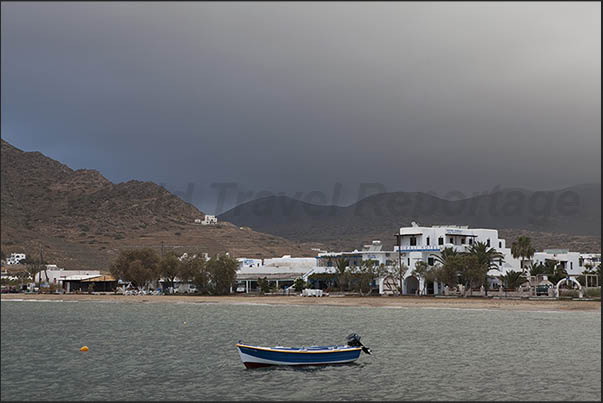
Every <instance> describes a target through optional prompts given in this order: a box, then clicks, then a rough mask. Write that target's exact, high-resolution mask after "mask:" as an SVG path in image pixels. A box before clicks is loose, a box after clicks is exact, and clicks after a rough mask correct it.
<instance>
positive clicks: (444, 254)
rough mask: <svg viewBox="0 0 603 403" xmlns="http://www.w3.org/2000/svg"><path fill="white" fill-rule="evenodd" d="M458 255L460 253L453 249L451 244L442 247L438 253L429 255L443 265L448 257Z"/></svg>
mask: <svg viewBox="0 0 603 403" xmlns="http://www.w3.org/2000/svg"><path fill="white" fill-rule="evenodd" d="M459 255H460V253H459V252H457V251H455V250H454V248H452V247H451V246H448V247H446V248H444V249H442V251H441V252H440V254H438V255H435V254H432V255H431V256H432V257H433V259H434V260H435V261H436V262H437V263H439V264H441V265H442V266H444V265H445V264H446V262H447V261H448V259H450V258H454V257H456V256H459Z"/></svg>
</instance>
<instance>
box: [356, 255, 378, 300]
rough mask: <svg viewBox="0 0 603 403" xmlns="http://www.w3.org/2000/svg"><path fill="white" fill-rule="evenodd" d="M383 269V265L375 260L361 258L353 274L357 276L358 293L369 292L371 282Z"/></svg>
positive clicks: (367, 293)
mask: <svg viewBox="0 0 603 403" xmlns="http://www.w3.org/2000/svg"><path fill="white" fill-rule="evenodd" d="M383 271H384V266H382V265H378V264H377V261H376V260H370V259H369V260H363V261H362V262H360V265H359V266H357V268H356V270H355V272H354V274H355V275H356V277H357V278H358V288H359V291H360V295H362V296H365V295H369V294H370V293H371V285H372V282H373V281H374V280H375V279H376V278H377V277H379V276H380V274H381V273H382V272H383Z"/></svg>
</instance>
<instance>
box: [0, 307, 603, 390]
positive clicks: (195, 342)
mask: <svg viewBox="0 0 603 403" xmlns="http://www.w3.org/2000/svg"><path fill="white" fill-rule="evenodd" d="M0 306H1V313H2V316H1V318H2V327H1V335H2V338H1V348H2V355H1V378H0V379H1V381H0V383H1V398H2V400H121V399H124V400H370V399H376V400H601V358H600V357H601V314H600V313H598V312H596V313H593V312H517V311H515V312H509V311H494V310H492V311H489V310H459V309H440V308H437V309H436V308H423V309H421V308H416V309H415V308H413V309H387V308H355V307H332V306H282V305H278V306H265V305H234V304H233V305H222V304H207V303H205V304H203V303H186V304H150V303H149V304H146V303H98V302H32V301H24V302H11V301H2V303H1V304H0ZM352 332H355V333H358V334H360V335H361V336H362V341H363V343H364V344H365V345H367V346H368V347H370V348H371V349H372V351H373V355H371V356H368V355H365V354H363V355H361V356H360V359H359V360H358V361H357V362H356V363H354V364H349V365H344V366H333V367H322V368H310V369H293V368H268V369H255V370H248V369H245V367H244V366H243V364H242V363H241V361H240V358H239V356H238V353H237V351H236V349H235V347H234V344H235V343H236V342H237V341H239V340H242V341H244V342H247V343H251V344H261V345H290V346H295V345H313V344H314V345H323V344H339V343H343V342H345V336H346V335H348V334H349V333H352ZM83 345H87V346H88V347H89V348H90V350H89V351H88V352H87V353H83V352H80V351H79V348H80V347H81V346H83Z"/></svg>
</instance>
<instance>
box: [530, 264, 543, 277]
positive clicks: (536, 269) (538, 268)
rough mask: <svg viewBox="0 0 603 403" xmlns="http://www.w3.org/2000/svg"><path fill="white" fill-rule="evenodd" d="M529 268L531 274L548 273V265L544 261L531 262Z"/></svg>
mask: <svg viewBox="0 0 603 403" xmlns="http://www.w3.org/2000/svg"><path fill="white" fill-rule="evenodd" d="M528 269H529V271H530V276H539V275H542V274H546V272H547V267H546V265H544V264H543V263H542V262H538V263H531V264H530V266H529V267H528Z"/></svg>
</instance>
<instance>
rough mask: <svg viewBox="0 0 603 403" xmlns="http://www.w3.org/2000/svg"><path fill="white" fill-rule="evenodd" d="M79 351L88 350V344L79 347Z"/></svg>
mask: <svg viewBox="0 0 603 403" xmlns="http://www.w3.org/2000/svg"><path fill="white" fill-rule="evenodd" d="M80 351H88V346H84V347H82V348H80Z"/></svg>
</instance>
